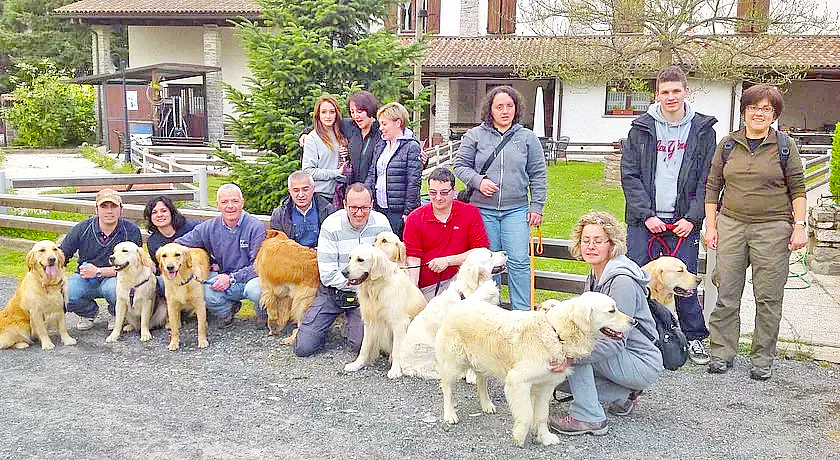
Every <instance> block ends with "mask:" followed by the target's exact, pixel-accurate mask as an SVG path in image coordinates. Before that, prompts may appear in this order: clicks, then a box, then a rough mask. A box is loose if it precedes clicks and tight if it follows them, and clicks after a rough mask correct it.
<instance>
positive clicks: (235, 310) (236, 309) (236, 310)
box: [230, 300, 242, 316]
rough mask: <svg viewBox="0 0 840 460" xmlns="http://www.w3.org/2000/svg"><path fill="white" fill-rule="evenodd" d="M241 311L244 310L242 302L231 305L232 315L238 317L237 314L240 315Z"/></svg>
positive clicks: (237, 301) (236, 301) (234, 302)
mask: <svg viewBox="0 0 840 460" xmlns="http://www.w3.org/2000/svg"><path fill="white" fill-rule="evenodd" d="M240 309H242V302H241V301H239V300H235V301H233V303H232V304H231V305H230V315H231V316H234V315H236V314H237V313H239V310H240Z"/></svg>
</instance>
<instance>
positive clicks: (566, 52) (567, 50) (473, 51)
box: [423, 35, 840, 72]
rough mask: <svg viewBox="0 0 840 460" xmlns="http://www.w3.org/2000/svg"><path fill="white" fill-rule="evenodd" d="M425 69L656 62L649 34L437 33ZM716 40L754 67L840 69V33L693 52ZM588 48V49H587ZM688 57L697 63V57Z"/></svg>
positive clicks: (731, 39) (733, 41)
mask: <svg viewBox="0 0 840 460" xmlns="http://www.w3.org/2000/svg"><path fill="white" fill-rule="evenodd" d="M427 43H428V49H427V53H426V58H425V60H424V61H423V68H424V70H428V71H431V72H443V71H447V70H450V71H451V70H458V71H469V70H470V69H488V70H498V71H505V70H514V69H522V68H529V67H530V68H533V67H540V66H543V67H546V66H549V67H550V66H551V64H552V63H557V62H568V61H569V60H570V59H571V60H575V61H577V62H579V63H580V64H581V65H589V64H593V63H599V62H604V61H605V60H610V59H615V56H616V55H617V53H618V52H617V51H616V50H620V52H621V53H622V54H624V55H625V56H635V58H634V60H635V62H637V63H655V62H656V60H657V53H656V52H654V51H650V50H651V49H652V48H655V46H651V45H652V43H651V38H650V37H646V36H644V35H625V36H616V37H610V36H577V37H574V36H562V37H494V36H486V37H475V38H461V37H437V38H433V39H431V40H429V41H428V42H427ZM716 44H726V46H727V49H728V50H729V52H731V53H733V54H734V55H733V56H728V59H730V60H732V62H737V63H740V64H746V65H747V66H751V67H752V66H754V67H773V66H785V67H808V68H811V69H833V70H840V36H829V35H808V36H783V37H768V36H765V35H730V36H724V37H722V38H714V37H704V36H697V37H695V41H694V44H693V46H692V47H691V48H692V49H691V52H692V53H695V54H696V55H702V54H703V53H706V52H708V51H707V50H710V49H714V47H715V46H716ZM584 50H585V51H586V52H583V51H584ZM684 60H685V61H687V62H691V61H692V57H691V56H685V57H684Z"/></svg>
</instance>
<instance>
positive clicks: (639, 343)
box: [549, 212, 662, 435]
mask: <svg viewBox="0 0 840 460" xmlns="http://www.w3.org/2000/svg"><path fill="white" fill-rule="evenodd" d="M571 241H572V245H571V247H570V248H569V252H570V253H571V254H572V255H573V256H575V257H576V258H578V259H583V260H584V261H585V262H586V263H587V264H589V265H590V267H591V271H590V272H589V276H588V277H587V278H586V290H587V291H594V292H600V293H602V294H606V295H608V296H610V297H612V299H613V300H615V303H616V305H617V306H618V309H619V310H621V312H622V313H624V314H626V315H627V316H630V317H632V318H635V319H636V321H638V322H639V323H640V326H641V327H644V328H645V329H646V330H647V331H648V333H650V334H653V335H654V336H656V334H657V332H656V324H655V323H654V321H653V316H652V315H651V312H650V307H648V303H647V295H646V292H645V287H646V286H647V283H648V281H649V280H650V276H649V275H648V274H647V273H645V272H644V271H643V270H642V269H641V268H639V266H638V265H636V264H635V263H634V262H633V261H632V260H630V259H629V258H627V257H626V256H625V255H624V254H625V253H626V252H627V233H626V232H625V230H624V228H622V227H621V224H619V222H618V220H617V219H616V218H615V217H613V216H612V215H610V214H608V213H606V212H593V213H589V214H586V215H584V216H582V217H581V218H580V219H578V221H577V224H576V225H575V228H574V229H573V230H572V234H571ZM625 336H626V337H625V338H624V339H623V340H601V339H597V340H596V342H595V349H594V350H593V351H592V354H591V355H590V356H589V357H588V358H586V359H581V360H577V361H575V362H574V370H575V372H574V373H573V374H572V375H571V376H569V379H568V380H567V381H566V382H565V383H564V384H563V385H561V386H560V388H563V389H567V388H565V387H566V386H568V389H567V390H568V391H570V392H571V393H572V397H573V398H574V399H573V401H572V403H571V405H570V406H569V415H567V416H565V417H554V418H552V419H551V420H550V421H549V426H550V427H551V429H553V430H554V431H556V432H558V433H561V434H567V435H575V434H585V433H590V434H594V435H602V434H606V433H607V430H608V427H607V417H606V414H605V413H604V407H603V406H601V404H600V402H599V401H604V402H605V403H607V407H608V410H609V412H610V413H611V414H613V415H629V414H630V413H631V412H632V411H633V409H634V408H635V407H636V397H637V396H638V395H639V394H640V393H641V392H642V390H644V389H646V388H648V387H650V386H651V385H653V383H654V382H655V381H656V378H657V377H659V374H661V373H662V355H661V353H660V352H659V349H658V348H656V345H654V344H653V342H651V341H650V340H649V339H648V338H647V337H645V336H644V334H642V332H641V331H639V330H638V329H636V327H632V328H630V329H629V330H628V331H626V332H625ZM563 364H565V363H563ZM563 364H561V365H558V366H556V369H555V370H558V371H560V370H561V368H563V367H565V366H564V365H563Z"/></svg>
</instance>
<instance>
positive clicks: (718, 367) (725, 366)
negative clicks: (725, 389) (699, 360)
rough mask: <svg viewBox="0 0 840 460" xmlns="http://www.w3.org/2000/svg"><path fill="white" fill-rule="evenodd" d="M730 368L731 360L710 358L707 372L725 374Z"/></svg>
mask: <svg viewBox="0 0 840 460" xmlns="http://www.w3.org/2000/svg"><path fill="white" fill-rule="evenodd" d="M731 368H732V360H729V361H724V360H722V359H712V362H710V363H709V369H708V372H709V373H710V374H725V373H726V371H728V370H729V369H731Z"/></svg>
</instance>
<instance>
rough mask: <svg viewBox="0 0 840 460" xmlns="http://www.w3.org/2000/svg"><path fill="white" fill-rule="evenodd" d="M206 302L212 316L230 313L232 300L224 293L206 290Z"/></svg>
mask: <svg viewBox="0 0 840 460" xmlns="http://www.w3.org/2000/svg"><path fill="white" fill-rule="evenodd" d="M208 291H209V292H208ZM204 303H205V304H206V305H207V312H208V313H210V314H211V315H212V316H216V317H223V316H227V315H229V314H230V311H231V301H230V300H228V299H227V298H226V297H225V296H224V295H223V294H222V293H219V292H216V291H213V290H209V289H208V290H206V291H205V292H204Z"/></svg>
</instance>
